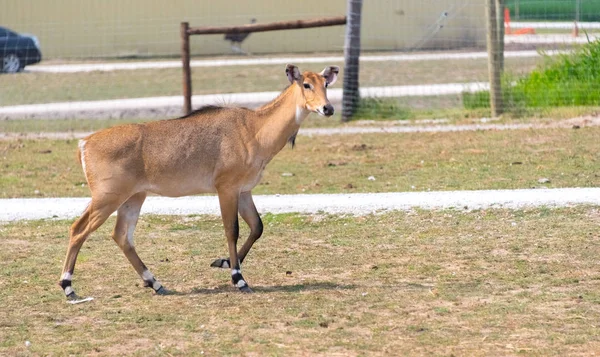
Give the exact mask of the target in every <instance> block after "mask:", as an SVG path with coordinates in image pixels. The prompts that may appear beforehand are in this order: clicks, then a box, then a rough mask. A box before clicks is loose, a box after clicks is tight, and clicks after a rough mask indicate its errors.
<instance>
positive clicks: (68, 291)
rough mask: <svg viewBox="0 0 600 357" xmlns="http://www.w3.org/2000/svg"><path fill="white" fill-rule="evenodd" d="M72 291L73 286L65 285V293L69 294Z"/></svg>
mask: <svg viewBox="0 0 600 357" xmlns="http://www.w3.org/2000/svg"><path fill="white" fill-rule="evenodd" d="M73 291H74V290H73V288H72V287H70V286H67V287H66V288H65V295H71V293H73Z"/></svg>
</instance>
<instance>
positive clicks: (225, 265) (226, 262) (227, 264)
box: [221, 260, 229, 268]
mask: <svg viewBox="0 0 600 357" xmlns="http://www.w3.org/2000/svg"><path fill="white" fill-rule="evenodd" d="M221 268H229V262H228V261H227V260H224V261H223V266H222V267H221Z"/></svg>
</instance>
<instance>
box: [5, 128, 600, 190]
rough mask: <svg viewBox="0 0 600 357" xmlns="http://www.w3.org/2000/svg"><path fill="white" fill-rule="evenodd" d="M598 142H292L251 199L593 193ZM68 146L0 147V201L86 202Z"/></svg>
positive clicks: (549, 136) (489, 134)
mask: <svg viewBox="0 0 600 357" xmlns="http://www.w3.org/2000/svg"><path fill="white" fill-rule="evenodd" d="M599 135H600V128H596V127H587V128H582V129H579V130H571V129H535V130H534V129H531V130H513V131H479V132H460V133H412V134H362V135H333V136H315V137H305V136H299V137H298V139H297V145H296V147H295V148H294V149H291V148H289V147H287V148H284V149H283V150H282V152H281V153H280V154H279V155H278V156H276V157H275V159H274V160H273V162H271V164H270V165H269V166H268V167H267V169H266V172H265V175H264V177H263V180H262V181H261V183H260V184H259V185H258V186H257V187H256V188H255V189H254V193H256V194H277V193H279V194H288V193H344V192H390V191H413V190H417V191H427V190H431V191H436V190H478V189H516V188H531V187H542V186H544V187H551V188H552V187H595V186H598V185H600V162H599V161H598V152H600V141H599V140H598V136H599ZM76 148H77V141H76V140H26V141H0V197H37V196H40V197H57V196H65V197H79V196H88V195H89V192H88V188H87V187H85V178H84V177H83V173H82V171H81V167H80V166H79V164H78V163H77V161H76V150H77V149H76ZM290 175H291V176H290ZM371 176H372V178H371V179H369V177H371ZM540 178H547V179H549V180H550V182H549V183H545V184H540V183H539V182H538V180H539V179H540ZM373 179H374V180H373Z"/></svg>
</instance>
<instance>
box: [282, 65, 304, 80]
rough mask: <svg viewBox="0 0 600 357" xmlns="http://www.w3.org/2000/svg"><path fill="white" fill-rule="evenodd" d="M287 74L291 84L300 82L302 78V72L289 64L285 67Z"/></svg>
mask: <svg viewBox="0 0 600 357" xmlns="http://www.w3.org/2000/svg"><path fill="white" fill-rule="evenodd" d="M285 74H287V77H288V79H289V80H290V83H294V81H298V80H300V77H301V76H300V70H299V69H298V67H296V66H294V65H293V64H288V65H287V66H285Z"/></svg>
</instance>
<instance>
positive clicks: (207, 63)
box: [27, 51, 558, 73]
mask: <svg viewBox="0 0 600 357" xmlns="http://www.w3.org/2000/svg"><path fill="white" fill-rule="evenodd" d="M556 53H558V52H557V51H549V52H548V54H551V55H553V54H556ZM539 55H540V54H539V53H538V52H537V51H506V52H505V53H504V56H505V57H506V58H519V57H538V56H539ZM481 58H487V52H454V53H453V52H438V53H401V54H393V55H363V56H360V61H361V62H386V61H396V62H403V61H443V60H469V59H481ZM343 62H344V57H343V56H313V57H258V58H234V59H214V60H193V61H191V62H190V65H191V66H192V67H224V66H258V65H285V64H287V63H294V64H303V63H330V64H333V63H343ZM161 68H181V61H143V62H113V63H81V64H58V65H43V64H41V65H35V66H28V67H27V71H30V72H47V73H77V72H92V71H117V70H136V69H161Z"/></svg>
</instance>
